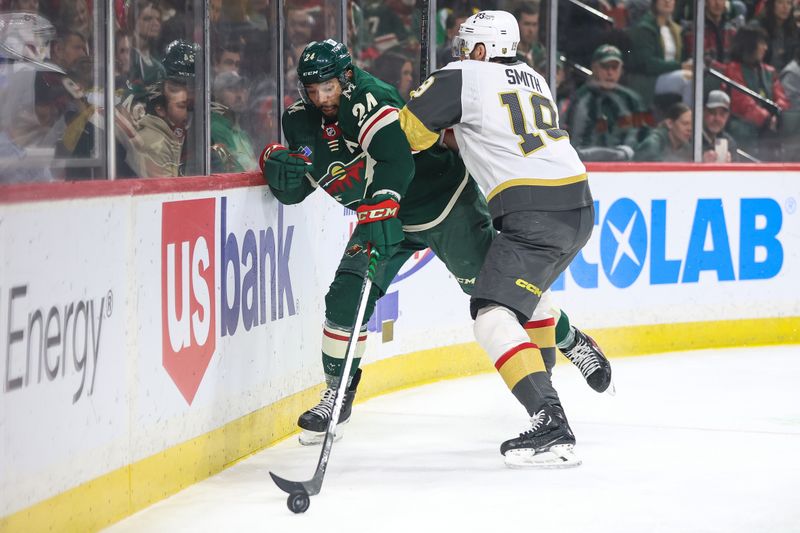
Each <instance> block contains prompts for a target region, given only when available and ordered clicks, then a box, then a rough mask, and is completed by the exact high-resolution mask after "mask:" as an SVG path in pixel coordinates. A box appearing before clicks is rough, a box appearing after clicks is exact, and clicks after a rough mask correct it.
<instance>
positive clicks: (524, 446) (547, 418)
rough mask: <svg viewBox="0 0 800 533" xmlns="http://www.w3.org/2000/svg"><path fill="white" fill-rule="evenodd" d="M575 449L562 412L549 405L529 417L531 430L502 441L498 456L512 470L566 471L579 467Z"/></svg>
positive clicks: (573, 436) (579, 462) (570, 431)
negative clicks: (557, 469) (563, 469)
mask: <svg viewBox="0 0 800 533" xmlns="http://www.w3.org/2000/svg"><path fill="white" fill-rule="evenodd" d="M574 446H575V435H574V434H573V433H572V430H571V429H570V428H569V423H567V417H566V416H565V415H564V411H563V409H561V407H558V406H550V405H548V406H545V407H544V408H542V410H541V411H539V412H537V413H536V414H535V415H534V416H533V417H531V429H529V430H528V431H526V432H525V433H521V434H520V436H519V437H517V438H515V439H511V440H507V441H505V442H504V443H503V444H502V445H501V446H500V453H502V454H503V456H504V457H505V463H506V465H507V466H509V467H511V468H568V467H572V466H578V465H580V464H581V460H580V459H579V458H578V456H577V455H575V452H574V451H573V447H574Z"/></svg>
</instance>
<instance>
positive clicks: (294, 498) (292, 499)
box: [269, 248, 379, 513]
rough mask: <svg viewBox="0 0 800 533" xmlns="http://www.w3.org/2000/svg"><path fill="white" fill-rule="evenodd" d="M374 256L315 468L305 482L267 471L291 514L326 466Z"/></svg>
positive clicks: (315, 488)
mask: <svg viewBox="0 0 800 533" xmlns="http://www.w3.org/2000/svg"><path fill="white" fill-rule="evenodd" d="M368 249H369V248H368ZM378 259H379V255H378V252H377V251H376V250H375V249H372V251H371V252H369V263H368V265H367V271H366V275H365V276H364V282H363V283H362V284H361V295H360V296H359V298H358V309H357V311H356V322H355V324H353V332H352V333H351V334H350V340H349V341H348V343H347V354H346V355H345V358H344V365H343V367H342V375H341V376H340V378H339V386H338V387H337V388H336V397H335V399H334V401H333V412H332V413H331V419H330V420H329V421H328V427H327V429H326V430H325V440H324V441H323V442H322V452H321V453H320V455H319V462H318V463H317V469H316V471H315V472H314V475H313V476H312V478H311V479H309V480H308V481H289V480H288V479H284V478H282V477H280V476H277V475H275V474H274V473H272V472H270V473H269V475H270V476H271V477H272V481H274V482H275V484H276V485H277V486H278V488H280V489H281V490H282V491H284V492H287V493H289V498H288V499H287V500H286V505H287V506H288V507H289V509H290V510H291V511H292V512H293V513H304V512H305V511H306V510H307V509H308V506H309V505H310V503H311V502H310V500H309V496H314V495H316V494H319V491H320V489H321V488H322V480H323V478H324V477H325V470H326V469H327V468H328V460H329V459H330V456H331V448H332V447H333V439H334V437H335V436H336V425H337V424H338V422H339V414H340V413H341V411H342V404H343V403H344V394H345V392H346V391H347V379H346V376H349V375H350V368H351V367H352V366H353V359H354V356H355V353H356V345H357V344H358V335H359V333H360V332H361V324H362V323H363V322H364V313H365V312H366V310H367V300H369V293H370V290H371V289H372V280H373V278H374V277H375V270H376V268H377V264H378Z"/></svg>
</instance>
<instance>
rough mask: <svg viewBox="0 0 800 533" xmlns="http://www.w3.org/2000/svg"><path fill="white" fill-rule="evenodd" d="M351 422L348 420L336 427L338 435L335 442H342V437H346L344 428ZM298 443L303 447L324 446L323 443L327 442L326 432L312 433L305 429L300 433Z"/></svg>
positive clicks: (335, 436)
mask: <svg viewBox="0 0 800 533" xmlns="http://www.w3.org/2000/svg"><path fill="white" fill-rule="evenodd" d="M349 421H350V419H349V418H348V419H347V420H345V421H344V422H341V423H340V424H339V425H338V426H336V433H334V435H333V442H337V441H339V440H341V438H342V436H343V435H344V428H343V427H342V426H344V425H345V424H347V423H348V422H349ZM297 440H298V442H300V444H302V445H303V446H318V445H320V444H322V441H324V440H325V432H324V431H310V430H308V429H303V430H302V431H300V434H299V435H298V436H297Z"/></svg>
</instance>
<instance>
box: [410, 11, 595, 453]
mask: <svg viewBox="0 0 800 533" xmlns="http://www.w3.org/2000/svg"><path fill="white" fill-rule="evenodd" d="M518 42H519V27H518V26H517V21H516V19H515V18H514V17H513V16H512V15H511V14H510V13H507V12H505V11H481V12H480V13H477V14H475V15H473V16H471V17H470V18H469V19H467V21H466V22H464V23H463V24H462V25H461V27H460V29H459V33H458V37H457V38H456V39H455V41H454V55H455V56H458V57H459V58H460V59H461V61H455V62H453V63H450V64H448V65H447V66H446V67H444V68H443V69H442V70H439V71H437V72H435V73H433V74H432V75H431V76H430V77H429V78H428V79H427V80H425V82H424V83H423V84H422V85H421V86H420V88H419V89H418V90H417V91H414V92H412V98H411V100H410V101H409V102H408V104H407V105H406V107H404V108H403V109H402V111H401V112H400V121H401V125H402V127H403V130H404V131H405V133H406V136H407V138H408V139H409V142H410V144H411V147H412V148H413V149H415V150H422V149H424V148H426V147H428V146H431V145H432V144H434V143H436V142H438V141H440V138H442V137H444V136H445V134H446V132H447V131H448V128H452V130H453V132H454V134H455V139H456V141H457V143H458V148H459V149H460V152H461V156H462V157H463V159H464V162H465V163H466V166H467V168H468V169H469V171H470V173H471V174H472V175H473V176H474V177H475V179H476V180H477V182H478V184H479V185H480V187H481V189H482V190H483V193H484V194H485V195H486V199H487V200H488V204H489V211H490V213H491V216H492V220H493V223H494V226H495V228H496V229H497V230H499V232H500V233H499V235H498V236H497V237H496V238H495V240H494V241H493V243H492V245H491V248H490V249H489V253H488V255H487V257H486V260H485V263H484V265H483V267H482V269H481V271H480V274H479V276H478V279H477V281H476V285H475V289H474V292H473V294H472V297H471V300H470V307H471V313H472V316H473V318H474V319H475V325H474V328H475V337H476V339H477V341H478V342H479V343H480V345H481V346H482V347H483V348H484V349H485V350H486V351H487V353H488V354H489V356H490V357H491V359H492V360H493V361H494V364H495V367H496V368H497V370H498V371H499V372H500V374H501V376H502V377H503V379H504V381H505V382H506V384H507V385H508V387H509V388H510V389H511V391H512V393H513V394H514V396H515V397H516V398H517V399H518V400H519V401H520V403H522V405H523V406H524V407H525V408H526V410H527V411H528V414H529V415H530V417H531V428H530V429H529V430H527V431H525V432H524V433H522V434H520V436H519V437H517V438H514V439H510V440H507V441H506V442H504V443H503V444H502V445H501V447H500V451H501V453H502V454H503V455H504V457H505V462H506V464H508V465H509V466H531V467H550V468H552V467H566V466H577V465H579V464H580V459H579V458H578V457H577V455H576V454H575V452H574V450H573V446H574V444H575V436H574V435H573V433H572V430H571V429H570V427H569V423H568V422H567V418H566V416H565V414H564V410H563V408H562V406H561V402H560V400H559V398H558V394H557V393H556V391H555V389H554V388H553V385H552V382H551V380H550V369H551V367H552V362H550V363H548V361H547V360H546V359H545V358H543V356H542V351H541V350H540V347H539V345H538V344H537V343H535V342H532V341H533V339H532V338H529V336H528V335H527V334H526V332H525V329H524V328H523V324H525V323H526V322H528V320H533V321H536V320H537V318H538V317H531V315H532V313H533V312H534V309H535V308H536V305H537V303H538V302H539V300H540V298H541V296H542V294H543V293H544V291H546V290H547V289H548V288H549V287H550V286H551V285H552V283H553V282H554V281H555V280H556V278H557V277H558V276H559V274H561V272H563V271H564V269H565V268H566V267H567V266H568V265H569V263H570V262H571V261H572V259H573V258H574V257H575V255H576V254H577V253H578V251H579V250H580V249H581V248H582V247H583V245H584V244H586V241H587V240H588V239H589V236H590V235H591V232H592V227H593V223H594V207H593V202H592V195H591V192H590V190H589V182H588V179H587V174H586V169H585V167H584V165H583V163H582V162H581V160H580V158H579V157H578V155H577V153H576V152H575V150H574V149H573V148H572V145H571V144H570V142H569V137H568V134H567V132H566V131H565V130H563V129H561V128H559V125H558V114H557V112H556V106H555V103H554V102H553V96H552V94H551V92H550V88H549V87H548V86H547V83H546V82H545V80H544V78H542V76H540V75H539V74H538V73H536V72H535V71H534V70H533V69H531V68H530V67H529V66H528V65H526V64H525V63H522V62H520V61H518V60H517V59H516V57H515V56H516V48H517V43H518ZM588 341H591V339H588Z"/></svg>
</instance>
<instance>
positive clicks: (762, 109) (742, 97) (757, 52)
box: [725, 24, 790, 159]
mask: <svg viewBox="0 0 800 533" xmlns="http://www.w3.org/2000/svg"><path fill="white" fill-rule="evenodd" d="M767 43H768V37H767V33H766V32H765V31H764V30H763V29H762V28H761V27H759V26H758V25H756V24H748V25H747V26H745V27H743V28H742V29H740V30H739V31H738V32H737V34H736V36H735V37H734V39H733V47H732V50H731V62H730V63H729V64H728V66H727V68H726V69H725V74H726V75H727V76H728V77H729V78H731V79H732V80H733V81H735V82H737V83H739V84H740V85H743V86H745V87H747V88H748V89H751V90H752V91H754V92H755V93H756V94H759V95H761V96H763V97H764V98H766V99H769V100H772V101H773V102H775V104H777V106H778V108H779V109H778V110H777V112H776V110H774V109H771V108H770V107H769V106H768V105H767V104H766V102H764V101H763V100H761V99H756V98H754V97H752V96H750V95H747V94H745V93H743V92H740V91H737V90H734V91H733V92H732V93H731V120H730V125H729V131H730V132H731V133H732V134H733V136H734V137H735V138H736V139H737V140H738V141H739V142H740V143H741V144H742V146H743V147H745V149H746V150H747V151H748V152H752V153H756V154H758V155H757V157H759V158H763V159H775V158H776V157H779V156H778V152H779V148H780V142H779V140H778V139H777V135H778V125H779V122H778V114H779V113H780V111H784V110H787V109H789V107H790V104H789V100H788V98H786V94H785V93H784V90H783V85H782V84H781V82H780V79H779V77H778V73H777V72H776V71H775V69H774V68H773V67H772V66H771V65H768V64H766V63H765V62H764V57H765V55H766V53H767V49H768V47H769V45H768V44H767ZM776 141H777V142H776Z"/></svg>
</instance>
